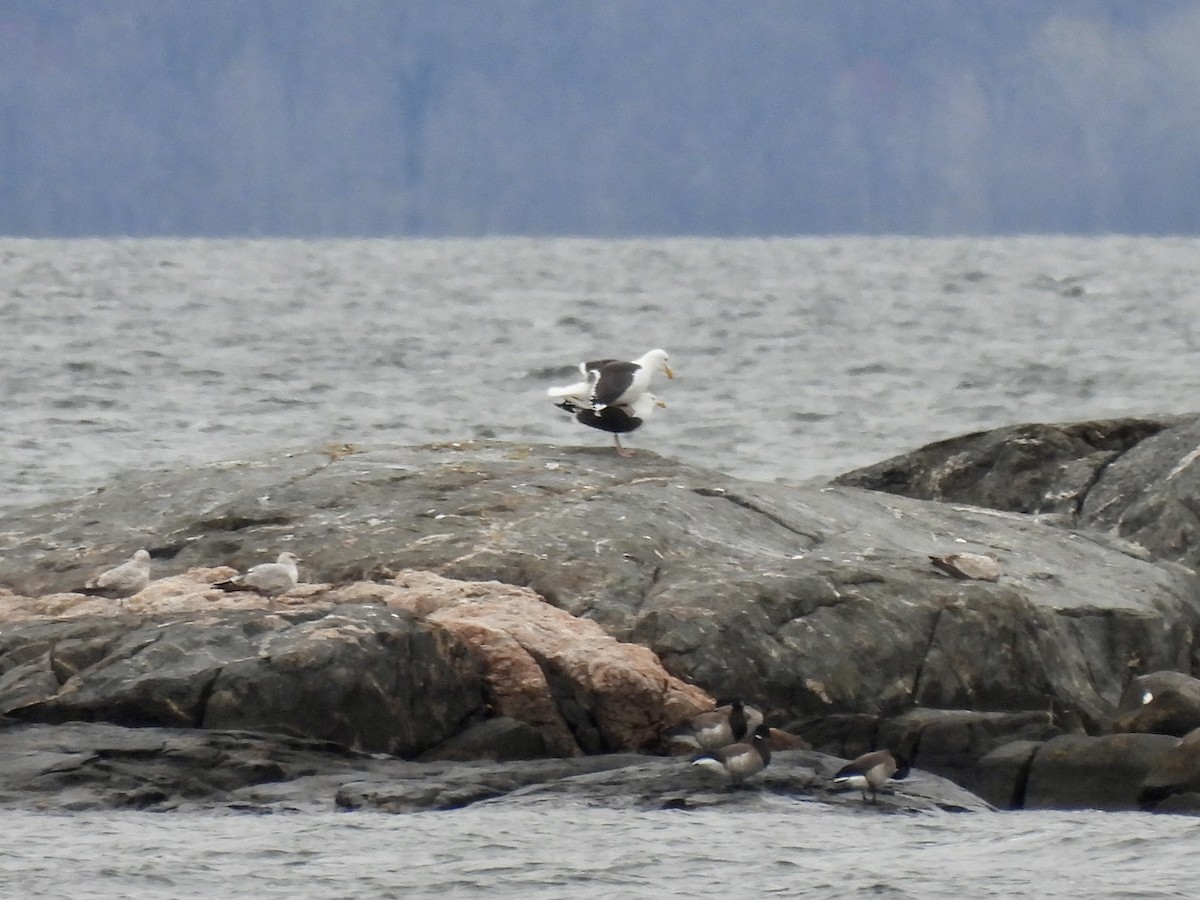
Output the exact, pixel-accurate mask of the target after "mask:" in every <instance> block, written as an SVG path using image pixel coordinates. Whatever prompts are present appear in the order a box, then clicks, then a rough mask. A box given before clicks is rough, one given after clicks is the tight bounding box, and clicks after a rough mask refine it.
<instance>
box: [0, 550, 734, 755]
mask: <svg viewBox="0 0 1200 900" xmlns="http://www.w3.org/2000/svg"><path fill="white" fill-rule="evenodd" d="M223 574H224V570H221V569H194V570H190V571H189V572H187V573H185V574H183V575H181V576H176V577H175V578H173V579H170V581H171V582H172V584H171V587H172V589H173V591H174V593H169V594H168V593H164V592H163V591H162V588H161V584H159V585H155V586H154V589H153V590H152V589H149V588H148V589H147V590H146V591H144V592H143V593H142V594H139V595H137V596H135V597H133V598H131V599H130V600H129V601H127V602H126V603H123V604H120V605H117V604H112V603H110V604H109V606H108V608H107V613H108V615H99V614H98V613H97V611H96V610H95V605H96V604H95V601H93V600H90V599H85V598H83V597H80V596H78V595H51V596H49V597H47V598H45V599H44V600H43V601H34V600H30V599H28V598H19V597H11V596H10V597H9V598H8V600H9V604H8V608H7V610H4V611H3V612H0V621H3V620H5V619H6V618H7V619H8V625H7V627H5V628H4V630H3V632H2V633H0V666H2V667H3V676H2V677H0V713H2V714H5V715H8V716H11V717H13V718H18V719H21V720H25V721H39V722H65V721H78V720H82V721H106V722H114V723H118V724H125V725H141V726H145V725H162V726H175V727H189V726H190V727H203V728H216V729H243V728H244V729H252V730H260V731H267V732H276V733H282V734H291V735H297V736H301V737H306V738H312V739H319V740H326V741H331V742H337V743H339V744H341V745H343V746H345V747H347V748H351V749H356V750H361V751H365V752H385V753H391V754H395V755H398V756H404V757H412V756H416V755H418V754H425V755H426V756H428V757H432V758H438V757H440V756H446V757H450V758H462V757H463V754H464V751H465V748H467V747H472V746H473V747H475V748H476V750H477V755H478V756H482V757H487V756H493V757H496V758H500V757H507V758H511V756H512V755H513V754H514V753H519V752H522V751H519V750H517V748H518V747H522V748H524V751H523V752H526V753H530V754H533V755H548V756H576V755H580V754H581V753H585V752H590V753H600V752H612V751H620V750H641V749H648V748H654V747H657V746H658V744H659V733H660V731H661V730H662V728H664V727H668V726H669V725H672V724H676V723H677V722H680V721H682V720H684V719H686V718H688V717H690V716H692V715H695V714H696V713H697V712H699V711H701V710H703V709H706V708H710V707H711V706H712V699H711V698H709V697H708V696H707V695H706V694H705V693H704V692H703V691H702V690H701V689H699V688H697V687H694V686H692V685H688V684H685V683H683V682H682V681H680V680H679V679H677V678H674V677H672V676H671V675H669V674H668V673H667V672H666V671H665V670H664V669H663V668H662V666H661V664H660V663H659V661H658V660H657V659H656V658H655V657H654V655H653V654H652V653H650V651H649V650H647V649H646V648H644V647H640V646H636V645H633V644H628V643H621V642H619V641H617V640H615V639H614V638H612V637H611V636H609V635H608V634H606V633H605V632H604V631H603V630H602V629H601V628H600V627H599V626H598V625H596V624H595V623H593V622H588V621H586V620H581V619H577V618H575V617H573V616H571V615H569V614H568V613H565V612H563V611H562V610H559V609H555V608H553V607H551V606H549V605H547V604H546V603H545V602H544V601H542V600H541V599H540V598H539V597H537V596H536V595H535V594H534V593H533V592H532V591H530V590H529V589H527V588H516V587H511V586H509V585H503V584H498V583H495V582H459V581H454V580H451V579H446V578H442V577H440V576H437V575H434V574H432V573H428V572H410V573H406V574H405V575H404V576H403V577H402V578H399V579H397V580H396V582H395V583H391V584H374V583H364V582H356V583H353V584H349V585H344V586H341V587H338V588H329V587H328V586H327V585H324V586H322V585H308V586H306V587H305V589H304V590H303V591H299V592H297V594H296V595H294V596H288V597H285V598H282V599H279V600H270V601H268V600H265V599H263V598H248V597H247V598H244V599H243V597H244V595H240V596H239V600H237V601H231V600H228V599H226V598H228V597H229V595H228V594H225V593H224V592H222V591H216V590H213V589H212V587H211V586H210V585H211V582H212V581H214V580H217V579H218V578H220V577H221V576H222V575H223ZM72 600H74V602H72ZM217 603H223V604H225V605H224V606H223V607H219V606H217V605H216V604H217ZM256 605H257V608H255V606H256ZM39 609H40V611H41V615H39V614H38V613H39ZM485 717H499V718H500V719H503V720H507V721H509V722H511V723H513V725H517V724H519V725H522V726H524V728H525V729H526V730H530V731H531V732H532V733H531V734H529V733H526V732H525V731H522V730H521V729H519V728H516V729H514V728H513V727H511V726H510V727H509V728H507V729H502V730H498V729H499V726H498V725H496V724H492V725H488V726H486V727H485V726H484V724H483V723H482V722H480V721H479V720H481V719H483V718H485ZM664 723H665V724H664ZM464 732H466V733H464ZM484 735H488V736H490V737H491V738H492V739H493V740H494V742H495V743H493V744H491V745H488V744H481V740H482V738H483V737H484ZM446 742H448V744H447V745H446V746H445V747H444V749H440V748H441V745H443V743H446ZM489 747H491V748H492V749H489Z"/></svg>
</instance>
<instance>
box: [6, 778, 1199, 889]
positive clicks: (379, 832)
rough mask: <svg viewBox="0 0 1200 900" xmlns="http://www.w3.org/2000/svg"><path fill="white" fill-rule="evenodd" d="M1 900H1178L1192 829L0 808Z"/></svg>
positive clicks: (817, 811) (1182, 822) (1043, 816)
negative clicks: (1, 834)
mask: <svg viewBox="0 0 1200 900" xmlns="http://www.w3.org/2000/svg"><path fill="white" fill-rule="evenodd" d="M0 825H3V827H4V831H5V835H6V838H5V841H4V842H3V844H2V845H0V896H3V897H23V898H31V897H54V898H57V897H65V896H70V897H74V898H76V900H88V898H98V897H138V898H142V900H154V898H178V897H190V898H197V900H200V898H213V900H225V898H230V897H256V898H261V900H271V898H300V897H306V898H307V897H320V898H325V900H333V898H343V897H345V898H350V897H354V898H374V897H433V896H442V897H454V898H460V897H461V898H472V897H480V898H483V897H521V898H545V900H550V898H562V897H583V898H599V897H728V896H769V897H813V898H824V897H886V898H914V900H925V898H953V900H961V898H984V897H1021V896H1027V897H1063V898H1068V897H1069V898H1078V897H1090V898H1167V897H1194V896H1195V890H1196V889H1195V884H1196V876H1197V874H1200V864H1197V863H1196V861H1195V845H1196V842H1197V840H1200V821H1197V820H1196V819H1192V818H1186V817H1173V816H1154V815H1149V814H1142V813H1129V814H1126V815H1121V816H1114V815H1111V814H1109V815H1098V814H1086V813H1004V814H997V815H996V816H986V817H985V816H972V815H961V814H960V815H954V814H950V813H944V814H938V815H921V816H907V815H885V814H877V812H876V811H864V812H861V813H860V812H848V811H844V810H834V809H827V808H821V807H820V806H819V804H808V803H796V802H790V801H780V802H779V803H777V804H775V805H774V807H773V808H766V809H758V810H754V811H745V810H743V811H737V812H731V811H729V810H715V809H710V810H706V811H701V812H686V813H685V812H633V811H625V810H622V811H616V810H609V809H594V808H585V807H577V806H570V805H568V806H566V807H559V808H555V809H546V808H540V807H539V808H537V809H523V808H516V809H513V808H505V807H500V806H493V805H485V806H482V807H475V808H470V809H466V810H458V811H455V812H439V813H419V814H415V815H408V816H388V815H382V814H376V813H352V814H350V813H340V814H339V813H327V814H309V815H283V816H268V817H261V816H249V815H247V816H232V815H224V816H202V815H178V814H161V813H156V814H150V813H147V814H136V813H105V814H97V813H87V814H77V815H72V816H60V815H47V814H36V813H0Z"/></svg>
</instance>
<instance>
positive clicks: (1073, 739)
mask: <svg viewBox="0 0 1200 900" xmlns="http://www.w3.org/2000/svg"><path fill="white" fill-rule="evenodd" d="M1177 743H1178V740H1177V739H1175V738H1172V737H1168V736H1166V735H1162V734H1111V735H1103V736H1100V737H1090V736H1088V735H1080V734H1064V735H1061V736H1059V737H1056V738H1052V739H1051V740H1049V741H1046V742H1045V743H1043V744H1042V745H1041V746H1040V747H1038V749H1037V751H1036V752H1035V753H1034V755H1033V760H1032V762H1031V764H1030V768H1029V776H1028V780H1027V781H1026V786H1025V796H1024V798H1023V802H1022V803H1021V806H1023V807H1024V808H1025V809H1106V810H1117V809H1137V808H1138V802H1139V792H1140V791H1141V790H1142V783H1143V780H1144V779H1145V777H1146V775H1147V773H1149V772H1150V770H1151V768H1152V767H1153V766H1154V764H1155V763H1156V761H1157V760H1158V759H1159V757H1161V756H1162V755H1163V754H1164V753H1165V752H1166V751H1167V750H1168V749H1170V748H1171V747H1173V746H1174V745H1175V744H1177Z"/></svg>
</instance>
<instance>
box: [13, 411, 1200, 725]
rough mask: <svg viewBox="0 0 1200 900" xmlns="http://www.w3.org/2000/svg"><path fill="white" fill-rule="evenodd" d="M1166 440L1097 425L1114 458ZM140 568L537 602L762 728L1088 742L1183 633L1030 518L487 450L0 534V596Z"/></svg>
mask: <svg viewBox="0 0 1200 900" xmlns="http://www.w3.org/2000/svg"><path fill="white" fill-rule="evenodd" d="M1162 427H1165V425H1164V424H1163V423H1161V422H1151V421H1149V420H1129V422H1127V423H1126V424H1124V425H1122V424H1120V423H1118V424H1115V425H1113V426H1112V427H1111V428H1110V429H1107V430H1106V429H1103V428H1099V426H1097V428H1098V430H1099V431H1100V432H1103V433H1105V434H1110V439H1109V443H1110V444H1111V445H1112V446H1113V447H1118V446H1122V445H1123V444H1122V441H1125V442H1126V443H1127V442H1128V441H1129V440H1132V438H1131V437H1129V435H1136V434H1142V433H1144V432H1145V431H1147V430H1153V429H1154V428H1159V429H1161V428H1162ZM1122 434H1124V435H1126V436H1125V437H1124V438H1122V437H1120V435H1122ZM1097 442H1098V443H1097ZM1094 443H1097V445H1098V446H1099V445H1101V444H1103V445H1104V446H1109V444H1105V443H1104V442H1103V441H1100V440H1099V439H1096V441H1095V442H1094ZM1106 452H1107V451H1106ZM143 545H144V546H147V547H149V548H150V550H151V553H152V554H153V556H154V557H155V558H156V560H157V562H156V572H162V573H164V574H170V573H171V572H176V571H182V570H183V569H184V568H187V567H191V566H196V565H213V564H230V565H235V566H239V567H241V566H245V565H246V564H248V563H250V562H253V561H257V560H259V559H261V558H262V557H263V556H264V555H267V554H270V553H273V552H274V551H276V550H278V549H279V548H283V547H286V548H288V549H291V550H293V551H294V552H296V553H297V554H298V555H299V556H300V558H301V559H302V561H303V568H304V572H305V577H306V580H308V581H322V582H341V581H346V580H349V579H355V578H361V577H364V576H367V577H370V576H382V575H386V574H389V573H391V572H394V571H397V570H401V569H405V568H424V569H431V570H434V571H437V572H439V573H441V574H444V575H449V576H452V577H457V578H465V579H468V580H471V579H498V580H501V581H508V582H510V583H515V584H522V585H530V586H532V587H533V588H534V589H535V590H536V591H538V592H539V593H540V594H541V595H542V596H543V597H544V598H546V599H547V600H548V601H549V602H551V603H553V604H555V605H557V606H559V607H560V608H562V609H564V610H567V611H568V612H570V613H572V614H574V615H576V616H583V617H587V618H590V619H593V620H595V621H596V622H597V623H599V624H600V625H601V626H603V627H604V628H605V629H606V630H608V631H609V632H610V633H611V634H613V635H615V636H617V637H619V638H621V639H623V640H632V641H635V642H638V643H642V644H644V645H646V646H648V647H649V648H651V649H652V650H653V651H654V652H655V653H656V654H657V655H658V656H659V657H660V658H661V659H662V660H663V661H664V663H665V665H666V666H667V667H668V669H669V670H671V671H672V672H673V673H674V674H677V675H679V676H680V677H682V678H684V679H685V680H687V681H690V682H692V683H694V684H698V685H700V686H702V687H704V688H705V689H707V690H708V691H710V692H711V693H713V694H714V695H718V696H741V697H746V698H750V699H751V700H752V701H753V702H754V703H755V704H756V705H758V706H759V707H761V708H763V709H764V711H765V712H766V713H767V715H768V718H769V720H770V721H772V722H787V721H792V720H796V719H803V718H806V717H807V718H812V717H817V716H828V715H837V714H865V715H869V716H880V717H890V716H895V715H898V714H900V713H903V712H904V711H906V710H908V709H911V708H913V707H914V706H924V707H934V708H949V709H971V710H976V711H984V712H1019V711H1027V710H1037V709H1048V710H1049V711H1051V712H1052V713H1053V714H1055V715H1056V716H1059V717H1062V718H1068V717H1079V719H1080V720H1081V721H1082V722H1083V723H1084V724H1085V725H1086V726H1087V727H1089V728H1091V729H1092V730H1097V729H1103V728H1107V727H1108V726H1109V725H1110V724H1111V721H1112V718H1113V715H1114V713H1115V710H1116V704H1117V701H1118V698H1119V697H1120V695H1121V692H1122V691H1123V690H1124V688H1125V687H1126V685H1127V683H1128V680H1129V678H1130V676H1131V675H1136V674H1139V673H1142V672H1150V671H1155V670H1170V669H1173V670H1181V671H1187V670H1188V669H1189V667H1190V662H1191V656H1192V651H1193V640H1192V634H1193V633H1194V629H1195V627H1196V625H1197V624H1200V621H1198V620H1200V615H1198V610H1200V600H1198V598H1200V591H1198V586H1197V580H1196V578H1195V576H1194V575H1193V574H1192V573H1191V572H1189V571H1187V570H1185V569H1183V568H1182V567H1178V566H1171V565H1167V564H1156V563H1154V562H1151V561H1149V560H1147V559H1144V558H1139V556H1138V555H1137V554H1130V553H1127V552H1123V547H1122V545H1119V544H1113V543H1112V542H1111V541H1109V540H1107V539H1103V538H1100V539H1097V538H1096V537H1095V536H1093V535H1091V534H1089V533H1085V532H1068V531H1064V530H1062V529H1059V528H1054V527H1051V526H1048V525H1045V524H1042V523H1039V522H1038V521H1036V520H1035V519H1033V518H1031V517H1029V516H1027V515H1021V514H1017V513H1010V512H998V511H995V510H985V509H979V508H975V507H967V506H962V505H957V504H954V503H936V502H927V501H919V500H912V499H908V498H905V497H900V496H895V495H892V494H887V493H880V492H877V491H868V490H863V489H860V488H854V487H847V486H829V487H814V486H808V487H788V486H781V485H767V484H759V483H750V482H742V481H738V480H736V479H732V478H729V477H727V476H724V475H720V474H718V473H714V472H710V471H706V470H702V469H696V468H693V467H688V466H684V465H680V464H678V463H675V462H672V461H670V460H666V459H662V458H660V457H658V456H655V455H654V454H651V453H645V452H639V453H638V454H637V456H636V457H635V458H633V459H631V460H630V459H620V458H618V457H616V456H615V455H614V454H612V453H611V452H609V451H608V450H607V449H605V450H590V449H578V448H552V447H530V446H519V445H512V444H504V443H481V444H463V445H432V446H427V447H375V448H367V449H365V450H363V452H358V453H349V454H345V453H336V454H330V455H323V454H321V453H308V452H300V453H286V454H276V455H272V456H267V457H263V458H260V459H254V460H245V461H241V462H231V463H223V464H219V465H212V466H204V467H198V468H194V469H187V470H181V471H177V472H167V473H160V474H155V475H151V476H146V475H142V474H139V475H137V476H129V477H126V478H121V479H117V480H116V481H115V482H114V483H113V484H112V485H110V486H109V487H108V488H106V489H105V490H103V491H101V492H97V493H95V494H92V495H89V496H87V497H83V498H80V499H77V500H73V501H66V502H63V503H57V504H51V505H48V506H44V507H40V508H37V509H34V510H29V511H27V512H25V513H22V514H20V515H18V516H10V517H8V518H7V519H5V520H4V521H2V522H0V583H3V584H7V585H9V586H11V587H12V588H14V589H15V590H18V591H20V592H23V593H35V592H42V593H44V592H46V591H51V590H60V589H64V588H67V587H70V586H71V585H74V584H76V583H77V582H78V581H79V580H80V579H81V578H82V576H83V573H84V572H86V571H91V570H94V569H95V568H97V567H99V566H100V565H101V564H103V563H105V562H107V561H108V560H109V559H118V558H123V557H124V556H126V555H127V552H128V548H129V547H131V546H143ZM80 548H83V549H80ZM948 549H951V550H963V549H966V550H972V551H981V552H994V553H996V554H997V555H998V556H999V557H1000V560H1001V563H1002V565H1003V571H1004V575H1003V576H1002V577H1001V578H1000V580H999V582H997V583H994V584H993V583H988V582H981V581H960V580H956V579H951V578H949V577H947V576H946V575H944V574H942V573H941V572H939V571H937V570H936V569H934V568H933V567H932V566H931V565H930V564H929V556H930V555H931V554H933V553H942V552H945V551H947V550H948ZM18 649H19V648H14V652H17V650H18ZM26 652H27V651H26V650H24V649H21V650H20V653H26ZM76 652H77V654H83V657H82V658H86V657H87V653H88V652H95V651H94V649H93V650H92V651H88V650H87V649H86V648H83V647H81V648H79V649H78V650H77V651H76ZM65 664H66V663H64V665H65ZM5 665H7V663H6V664H5ZM244 665H247V666H248V665H251V664H250V663H246V664H244ZM38 677H42V678H44V677H45V671H44V669H43V670H41V671H40V672H38V673H32V672H31V673H29V674H28V677H27V678H26V679H25V681H24V684H25V685H26V687H27V688H28V689H29V690H30V691H32V692H33V694H36V690H37V689H36V686H35V685H34V682H35V681H36V680H37V678H38ZM225 677H226V684H229V683H230V681H229V680H230V679H232V678H233V677H234V673H232V672H231V673H229V674H228V675H226V676H225ZM222 721H223V722H226V723H228V724H238V723H239V722H240V720H236V714H235V713H234V712H233V711H232V710H231V711H230V712H229V714H228V717H227V718H226V719H223V720H222Z"/></svg>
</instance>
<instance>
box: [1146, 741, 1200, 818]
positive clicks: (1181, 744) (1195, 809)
mask: <svg viewBox="0 0 1200 900" xmlns="http://www.w3.org/2000/svg"><path fill="white" fill-rule="evenodd" d="M1137 800H1138V805H1139V806H1141V808H1142V809H1149V810H1161V811H1163V812H1189V813H1192V814H1200V728H1198V729H1196V730H1195V731H1191V732H1189V733H1188V734H1186V735H1184V736H1183V737H1182V738H1180V739H1179V740H1178V741H1175V742H1174V743H1173V744H1172V745H1171V746H1170V747H1168V748H1167V749H1166V751H1165V752H1164V753H1162V754H1161V755H1160V756H1158V757H1157V758H1156V759H1155V760H1154V763H1153V765H1151V767H1150V769H1149V771H1148V772H1146V774H1145V776H1144V777H1143V778H1142V782H1141V784H1140V785H1139V787H1138V795H1137Z"/></svg>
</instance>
